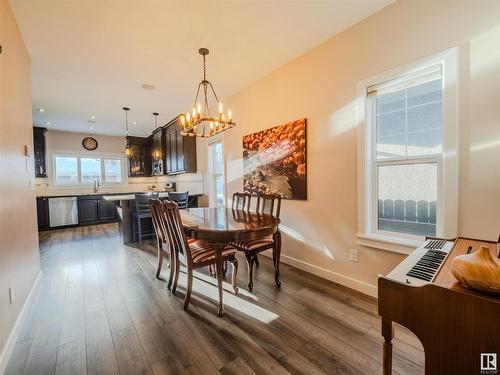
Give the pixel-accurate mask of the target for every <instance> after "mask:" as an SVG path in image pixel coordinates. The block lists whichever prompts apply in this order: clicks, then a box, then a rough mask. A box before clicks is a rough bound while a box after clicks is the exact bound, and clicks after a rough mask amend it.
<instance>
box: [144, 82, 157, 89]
mask: <svg viewBox="0 0 500 375" xmlns="http://www.w3.org/2000/svg"><path fill="white" fill-rule="evenodd" d="M141 87H142V88H143V89H144V90H154V89H155V87H154V86H153V85H151V84H149V83H145V84H143V85H141Z"/></svg>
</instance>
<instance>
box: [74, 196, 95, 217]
mask: <svg viewBox="0 0 500 375" xmlns="http://www.w3.org/2000/svg"><path fill="white" fill-rule="evenodd" d="M98 204H99V199H98V198H97V197H92V196H89V197H78V221H79V222H80V224H86V223H93V222H96V221H98V220H99V211H98Z"/></svg>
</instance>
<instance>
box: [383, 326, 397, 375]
mask: <svg viewBox="0 0 500 375" xmlns="http://www.w3.org/2000/svg"><path fill="white" fill-rule="evenodd" d="M382 336H383V337H384V347H383V350H384V356H383V374H384V375H391V373H392V338H393V337H394V328H393V325H392V321H390V320H387V319H382Z"/></svg>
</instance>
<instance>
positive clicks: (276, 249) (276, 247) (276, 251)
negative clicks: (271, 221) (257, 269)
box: [273, 231, 281, 288]
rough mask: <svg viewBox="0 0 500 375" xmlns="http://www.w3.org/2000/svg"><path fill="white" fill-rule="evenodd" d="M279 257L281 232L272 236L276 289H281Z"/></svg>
mask: <svg viewBox="0 0 500 375" xmlns="http://www.w3.org/2000/svg"><path fill="white" fill-rule="evenodd" d="M280 257H281V232H280V231H278V232H276V233H275V235H274V247H273V260H274V281H275V283H276V287H278V288H281V281H280Z"/></svg>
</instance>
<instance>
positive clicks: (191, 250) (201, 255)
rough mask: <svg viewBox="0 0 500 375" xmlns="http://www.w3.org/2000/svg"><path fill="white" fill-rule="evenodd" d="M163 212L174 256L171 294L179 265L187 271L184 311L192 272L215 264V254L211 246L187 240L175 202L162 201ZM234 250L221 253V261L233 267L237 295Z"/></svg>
mask: <svg viewBox="0 0 500 375" xmlns="http://www.w3.org/2000/svg"><path fill="white" fill-rule="evenodd" d="M162 205H163V212H164V215H162V216H161V218H162V220H163V222H164V225H165V227H166V229H167V237H168V242H169V245H170V249H171V250H170V251H171V252H173V254H174V256H173V258H174V277H173V285H172V293H175V291H176V290H177V283H178V280H179V272H180V264H181V263H182V264H184V266H185V267H186V269H187V285H186V294H185V297H184V310H187V308H188V306H189V300H190V298H191V292H192V289H193V271H194V270H196V269H199V268H202V267H207V266H210V265H214V264H215V252H214V249H213V248H212V246H211V245H210V244H209V243H207V242H204V241H199V240H194V239H188V238H187V237H186V235H185V233H184V230H183V227H182V220H181V216H180V213H179V207H178V206H177V204H176V203H175V202H170V201H164V202H163V203H162ZM235 253H236V251H235V249H233V248H231V247H229V246H228V247H226V248H225V249H224V250H223V251H222V259H223V261H229V262H231V263H232V265H233V273H232V277H231V284H232V286H233V289H234V292H235V294H236V293H238V287H237V286H236V277H237V274H238V261H237V259H236V257H235Z"/></svg>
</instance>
